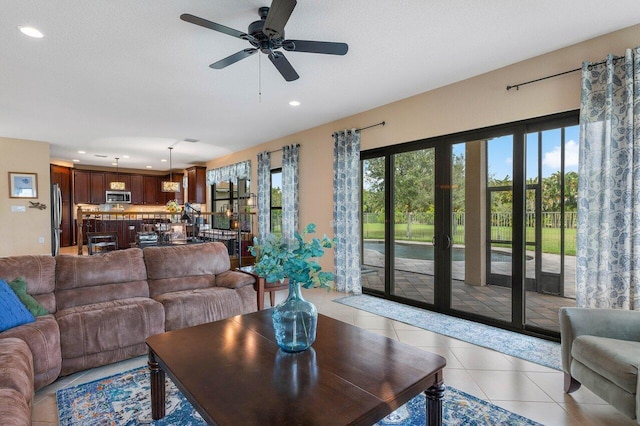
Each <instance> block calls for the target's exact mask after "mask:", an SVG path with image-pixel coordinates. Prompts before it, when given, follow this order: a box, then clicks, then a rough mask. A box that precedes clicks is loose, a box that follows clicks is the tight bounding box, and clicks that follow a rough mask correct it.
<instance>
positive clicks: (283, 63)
mask: <svg viewBox="0 0 640 426" xmlns="http://www.w3.org/2000/svg"><path fill="white" fill-rule="evenodd" d="M269 60H271V63H272V64H273V65H275V67H276V68H277V69H278V71H280V74H282V76H283V77H284V79H285V80H287V81H294V80H297V79H298V78H300V76H299V75H298V73H297V72H296V70H294V69H293V67H292V66H291V64H290V63H289V61H288V60H287V58H285V56H284V55H283V54H282V53H280V52H273V53H269Z"/></svg>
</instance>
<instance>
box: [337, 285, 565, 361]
mask: <svg viewBox="0 0 640 426" xmlns="http://www.w3.org/2000/svg"><path fill="white" fill-rule="evenodd" d="M334 302H338V303H342V304H343V305H347V306H351V307H353V308H357V309H362V310H363V311H367V312H371V313H373V314H376V315H380V316H383V317H387V318H391V319H394V320H397V321H400V322H404V323H407V324H411V325H414V326H416V327H420V328H424V329H425V330H429V331H433V332H435V333H439V334H444V335H445V336H449V337H453V338H455V339H458V340H463V341H465V342H468V343H473V344H474V345H478V346H483V347H485V348H489V349H493V350H496V351H498V352H502V353H503V354H507V355H511V356H514V357H517V358H522V359H524V360H526V361H531V362H535V363H536V364H540V365H544V366H545V367H549V368H554V369H556V370H562V358H561V355H560V344H559V343H556V342H550V341H548V340H544V339H539V338H537V337H532V336H526V335H524V334H520V333H515V332H513V331H509V330H502V329H500V328H497V327H491V326H489V325H484V324H480V323H477V322H473V321H467V320H465V319H461V318H456V317H452V316H449V315H444V314H440V313H437V312H431V311H428V310H426V309H419V308H414V307H412V306H407V305H403V304H401V303H397V302H392V301H390V300H385V299H381V298H379V297H373V296H368V295H364V294H361V295H357V296H347V297H342V298H340V299H335V300H334Z"/></svg>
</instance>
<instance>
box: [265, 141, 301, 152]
mask: <svg viewBox="0 0 640 426" xmlns="http://www.w3.org/2000/svg"><path fill="white" fill-rule="evenodd" d="M299 146H300V144H299V143H297V144H296V147H299ZM282 150H283V148H280V149H274V150H273V151H269V154H273V153H274V152H280V151H282Z"/></svg>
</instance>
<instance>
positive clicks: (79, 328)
mask: <svg viewBox="0 0 640 426" xmlns="http://www.w3.org/2000/svg"><path fill="white" fill-rule="evenodd" d="M104 256H106V255H102V256H101V257H104ZM164 318H165V316H164V310H163V308H162V305H161V304H160V303H158V302H156V301H154V300H152V299H148V298H144V297H136V298H131V299H123V300H113V301H109V302H102V303H96V304H93V305H84V306H76V307H72V308H67V309H62V310H59V311H58V312H57V313H56V319H57V321H58V324H59V326H60V346H61V350H62V359H63V374H65V371H64V365H65V361H66V359H67V358H69V359H71V358H77V357H82V356H86V355H92V354H99V353H101V352H107V351H117V350H118V349H121V348H125V347H129V346H133V345H137V344H144V341H145V339H146V338H147V337H149V336H153V335H154V334H160V333H162V332H164ZM110 362H115V360H106V362H105V363H110ZM95 366H96V365H85V366H84V367H83V369H85V368H91V367H95ZM68 373H69V372H68V371H67V372H66V374H68Z"/></svg>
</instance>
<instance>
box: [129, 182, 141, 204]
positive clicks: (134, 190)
mask: <svg viewBox="0 0 640 426" xmlns="http://www.w3.org/2000/svg"><path fill="white" fill-rule="evenodd" d="M143 203H144V180H143V176H142V175H131V204H143Z"/></svg>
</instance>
